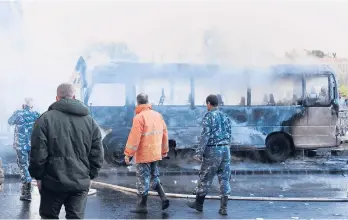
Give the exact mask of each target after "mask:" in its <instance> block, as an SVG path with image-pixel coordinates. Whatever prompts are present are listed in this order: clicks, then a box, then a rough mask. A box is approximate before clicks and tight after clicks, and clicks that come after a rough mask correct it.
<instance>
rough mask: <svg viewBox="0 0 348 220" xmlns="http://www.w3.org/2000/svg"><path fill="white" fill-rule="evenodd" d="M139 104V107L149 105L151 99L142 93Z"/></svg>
mask: <svg viewBox="0 0 348 220" xmlns="http://www.w3.org/2000/svg"><path fill="white" fill-rule="evenodd" d="M137 103H138V105H142V104H147V103H149V97H148V96H147V95H146V94H145V93H140V94H139V95H137Z"/></svg>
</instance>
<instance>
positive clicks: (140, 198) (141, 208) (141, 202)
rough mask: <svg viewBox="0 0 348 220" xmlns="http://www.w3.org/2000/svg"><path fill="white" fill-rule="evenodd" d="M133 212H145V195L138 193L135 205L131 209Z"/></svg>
mask: <svg viewBox="0 0 348 220" xmlns="http://www.w3.org/2000/svg"><path fill="white" fill-rule="evenodd" d="M131 212H133V213H147V195H142V194H138V202H137V207H136V208H135V209H133V210H131Z"/></svg>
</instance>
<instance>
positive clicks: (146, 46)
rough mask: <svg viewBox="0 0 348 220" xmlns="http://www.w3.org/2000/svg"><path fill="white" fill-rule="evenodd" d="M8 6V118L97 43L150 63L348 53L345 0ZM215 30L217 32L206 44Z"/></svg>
mask: <svg viewBox="0 0 348 220" xmlns="http://www.w3.org/2000/svg"><path fill="white" fill-rule="evenodd" d="M6 4H11V3H9V2H2V3H1V4H0V8H1V9H3V10H13V14H14V15H13V17H14V18H13V19H14V20H15V22H13V23H11V25H10V26H11V28H9V27H8V26H9V25H5V23H4V21H5V20H4V19H2V20H3V21H2V22H1V23H0V26H6V28H3V27H0V28H1V36H0V39H1V42H0V44H1V48H2V49H1V52H0V53H1V57H2V62H1V63H2V64H1V67H0V70H1V79H2V80H1V81H2V86H1V91H2V94H3V96H2V97H3V98H2V99H3V100H2V103H3V105H2V106H4V107H2V110H1V113H0V114H1V117H2V118H4V119H5V118H7V117H8V116H9V114H10V113H11V112H12V111H13V110H14V109H16V108H19V107H20V106H21V104H22V100H23V99H24V97H26V96H31V97H32V98H33V99H34V101H35V104H36V106H37V108H39V109H40V111H41V112H42V111H44V110H45V109H47V107H48V105H49V104H50V103H51V102H53V101H54V97H55V89H56V86H57V85H58V84H59V83H61V82H63V81H67V80H69V78H70V76H71V73H72V71H73V68H74V66H75V64H76V62H77V60H78V58H79V56H80V55H84V54H83V53H84V52H85V50H86V48H88V47H89V46H90V45H93V44H95V43H105V42H125V43H126V44H127V45H128V46H129V48H130V49H131V50H132V51H134V53H136V54H137V55H138V57H139V60H140V61H144V62H146V61H149V62H152V61H153V62H157V63H161V62H162V63H163V62H200V63H202V62H215V63H224V64H228V65H234V66H245V67H251V66H267V65H269V64H275V63H284V62H287V60H284V59H283V58H284V53H285V52H286V51H292V50H293V49H294V48H295V49H296V51H298V52H299V53H302V52H303V50H304V49H321V50H323V51H325V52H337V54H338V56H345V55H346V54H347V53H346V54H345V52H346V51H348V48H347V47H348V46H347V44H346V43H345V39H347V37H348V36H347V32H345V31H344V30H345V28H344V27H345V25H344V21H345V20H346V19H344V18H345V16H346V15H345V14H346V13H345V10H344V9H345V8H347V7H346V6H347V3H346V2H339V1H337V2H321V4H315V3H314V2H289V1H282V2H274V1H269V2H267V1H263V2H259V3H255V2H249V1H203V2H202V1H193V0H192V1H166V2H161V1H144V2H139V1H84V2H82V1H48V2H47V1H19V5H20V7H21V9H20V11H18V10H17V9H16V7H14V6H11V7H12V8H11V7H8V6H5V5H6ZM9 8H10V9H9ZM21 13H22V14H21ZM2 14H3V13H2ZM328 14H329V15H330V16H327V15H328ZM16 16H17V17H16ZM6 21H7V22H10V19H9V18H7V19H6ZM323 27H325V28H323ZM209 30H212V31H211V33H212V34H211V35H212V38H211V40H208V42H204V35H205V34H206V33H207V32H209ZM204 45H210V46H208V47H207V46H204ZM95 56H98V55H95ZM100 56H103V55H100ZM296 62H299V63H313V62H316V61H315V59H313V60H309V59H308V58H300V59H298V60H297V61H296ZM110 98H112V97H111V96H110ZM2 121H3V120H2Z"/></svg>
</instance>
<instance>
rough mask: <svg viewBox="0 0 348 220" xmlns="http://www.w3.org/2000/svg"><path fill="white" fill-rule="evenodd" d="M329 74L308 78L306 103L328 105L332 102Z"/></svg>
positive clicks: (308, 104) (309, 104)
mask: <svg viewBox="0 0 348 220" xmlns="http://www.w3.org/2000/svg"><path fill="white" fill-rule="evenodd" d="M329 91H330V90H329V78H328V76H314V77H307V78H306V103H307V104H306V105H307V106H311V105H315V106H327V105H329V104H330V98H329Z"/></svg>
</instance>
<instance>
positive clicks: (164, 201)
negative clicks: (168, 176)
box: [155, 183, 169, 210]
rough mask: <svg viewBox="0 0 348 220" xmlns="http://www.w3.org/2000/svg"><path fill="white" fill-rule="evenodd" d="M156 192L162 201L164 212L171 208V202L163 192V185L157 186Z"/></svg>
mask: <svg viewBox="0 0 348 220" xmlns="http://www.w3.org/2000/svg"><path fill="white" fill-rule="evenodd" d="M155 191H156V192H157V193H158V195H159V196H160V198H161V200H162V210H165V209H167V208H168V207H169V200H168V198H167V196H166V194H165V192H164V190H163V187H162V184H161V183H159V184H157V186H156V188H155Z"/></svg>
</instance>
